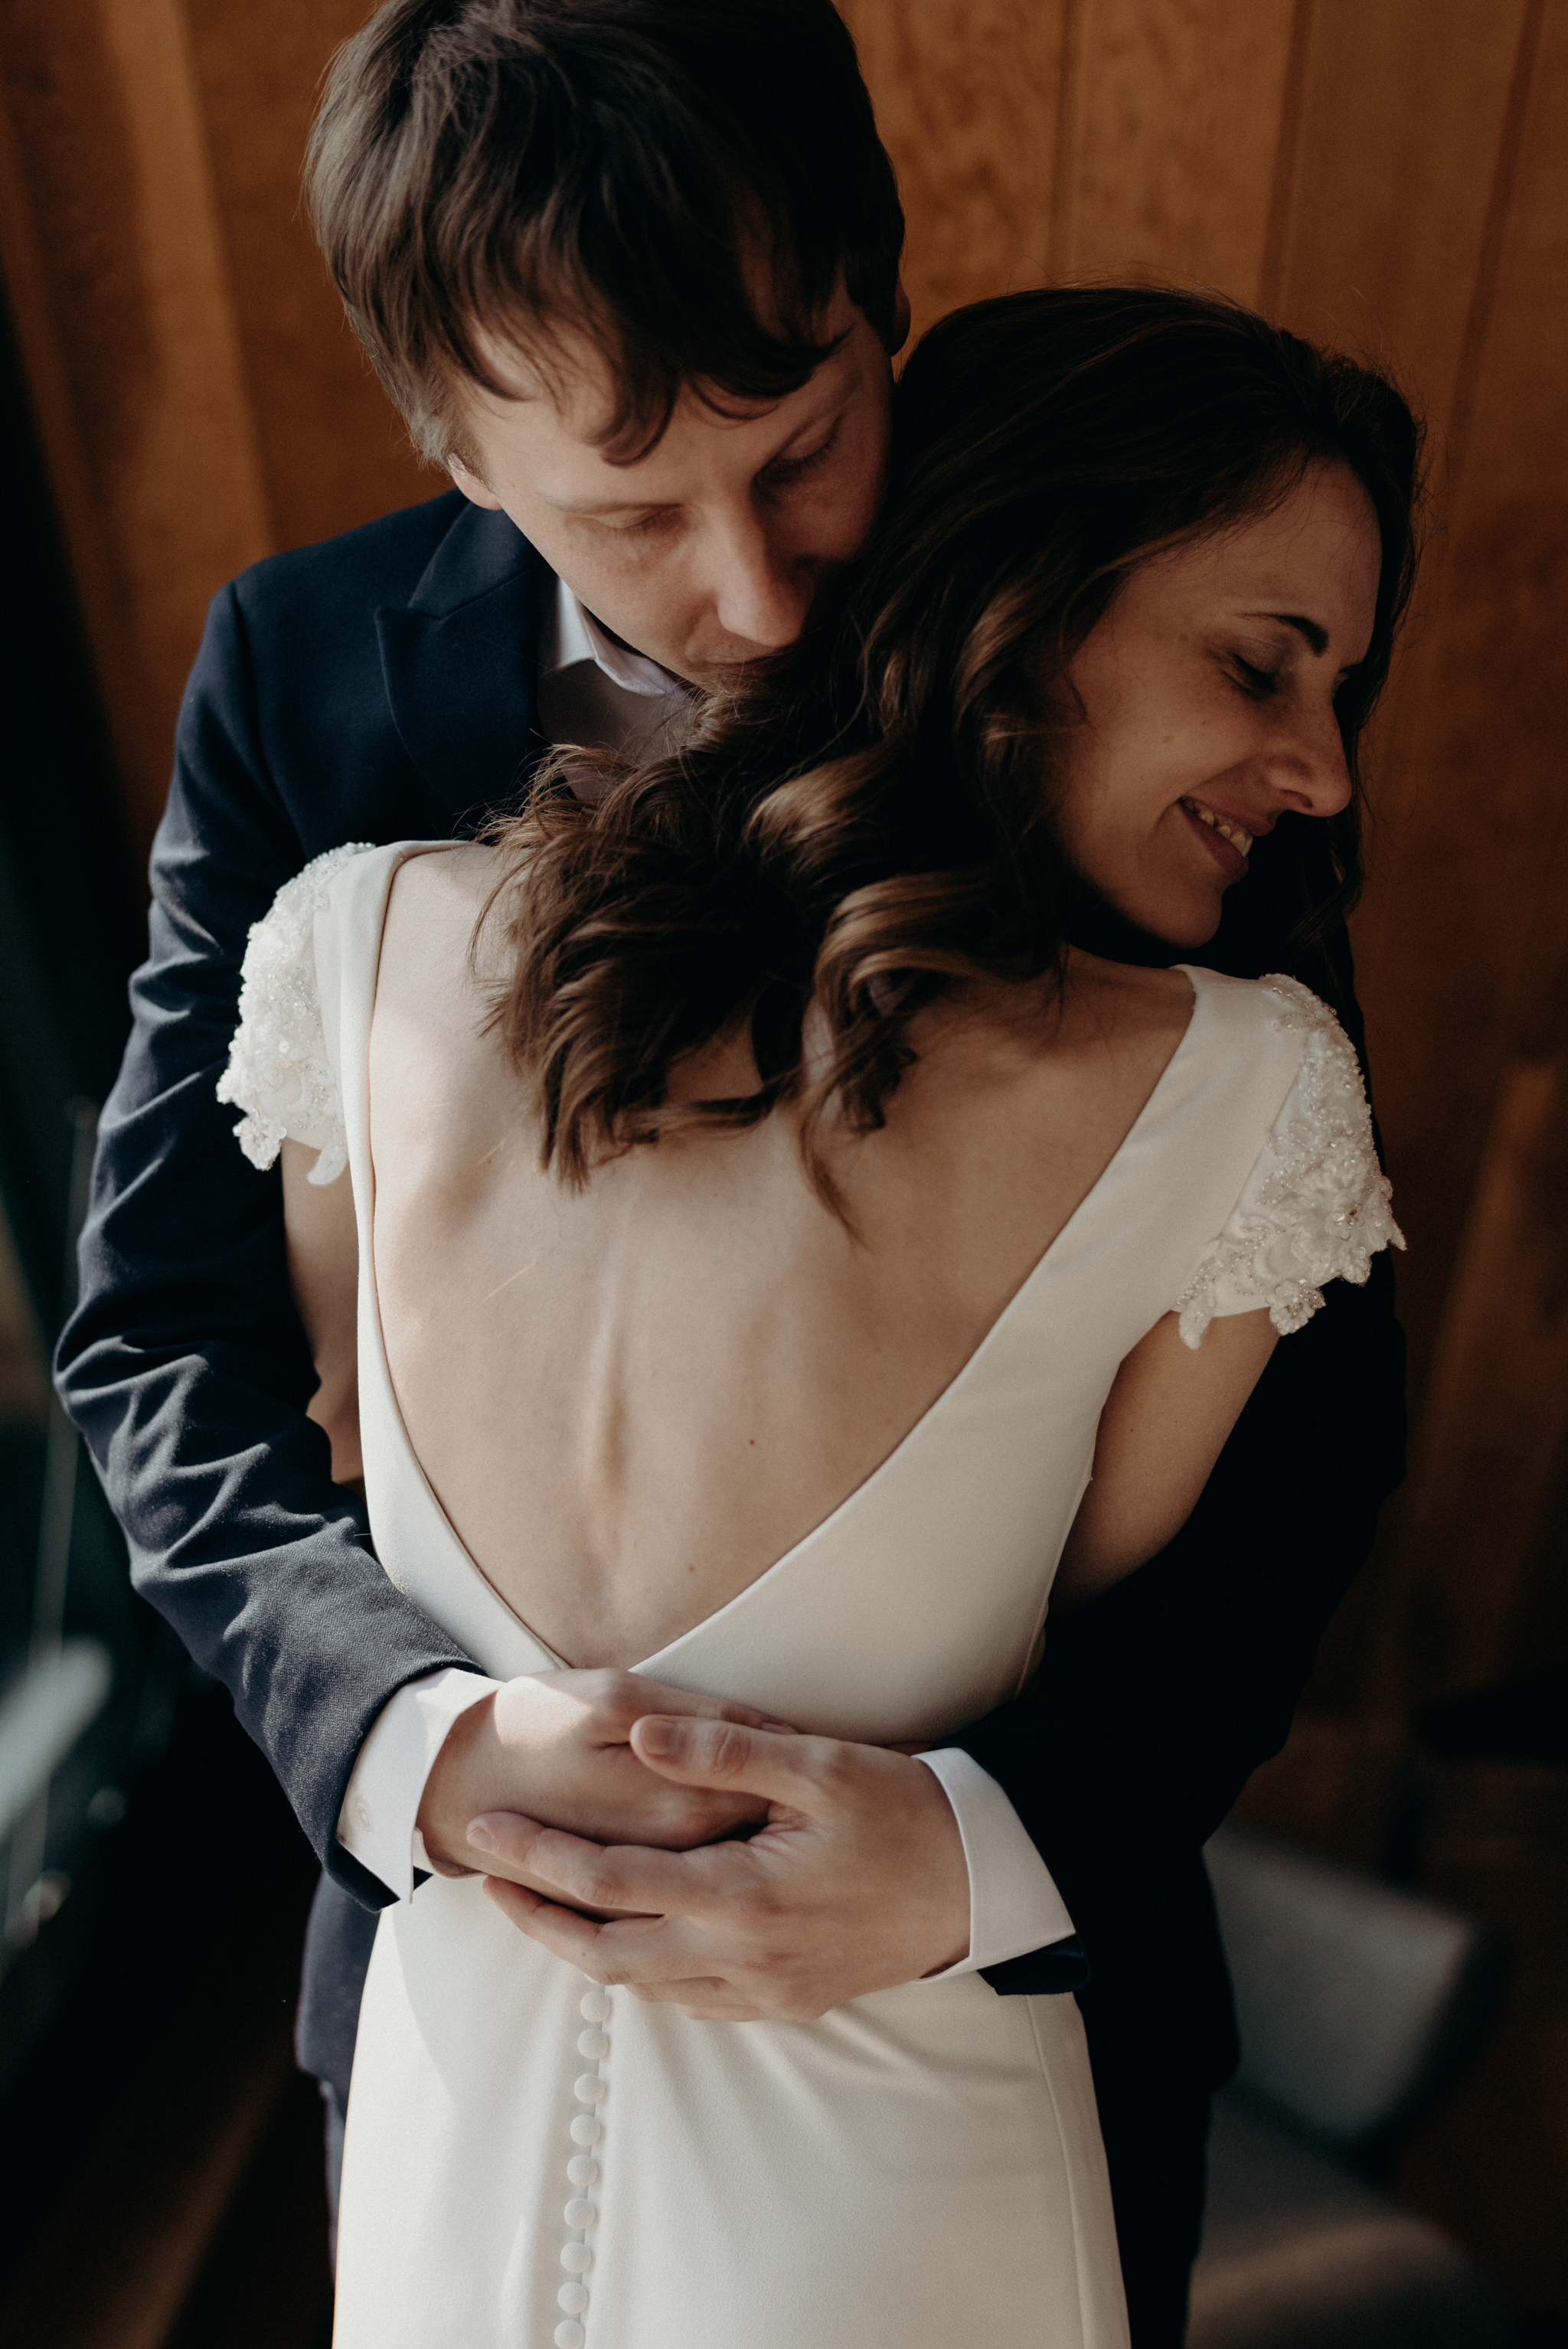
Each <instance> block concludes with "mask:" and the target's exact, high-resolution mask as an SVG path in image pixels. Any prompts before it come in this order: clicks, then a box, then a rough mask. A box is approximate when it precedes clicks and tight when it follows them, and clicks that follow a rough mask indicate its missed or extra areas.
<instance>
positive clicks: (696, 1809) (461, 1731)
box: [418, 1671, 784, 1897]
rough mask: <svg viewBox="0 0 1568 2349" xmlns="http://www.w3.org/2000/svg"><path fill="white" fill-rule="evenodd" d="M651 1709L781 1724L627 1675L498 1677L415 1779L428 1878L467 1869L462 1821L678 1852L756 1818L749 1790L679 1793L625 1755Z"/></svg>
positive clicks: (761, 1804) (687, 1789)
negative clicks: (500, 1819) (525, 1820)
mask: <svg viewBox="0 0 1568 2349" xmlns="http://www.w3.org/2000/svg"><path fill="white" fill-rule="evenodd" d="M654 1711H657V1712H658V1713H661V1714H676V1715H679V1716H682V1717H686V1718H694V1719H697V1720H704V1721H729V1722H738V1723H743V1724H745V1725H746V1726H748V1727H749V1728H764V1727H766V1728H770V1729H773V1730H775V1731H777V1730H779V1729H781V1728H783V1727H784V1724H783V1723H779V1722H769V1721H768V1720H767V1718H766V1716H765V1715H764V1714H762V1713H758V1712H755V1711H754V1710H753V1709H752V1708H751V1707H750V1706H749V1705H744V1704H727V1703H724V1702H720V1701H719V1700H718V1699H717V1698H715V1697H702V1696H689V1695H687V1694H686V1692H685V1691H684V1690H681V1689H673V1688H665V1687H664V1686H663V1685H662V1684H661V1683H659V1682H655V1681H647V1680H643V1679H639V1678H638V1677H637V1675H636V1674H635V1673H633V1672H623V1671H555V1672H539V1673H531V1674H529V1675H528V1676H526V1677H525V1678H523V1679H521V1680H515V1681H509V1682H507V1683H506V1685H505V1686H504V1687H503V1688H501V1689H500V1690H498V1691H497V1692H496V1693H495V1695H494V1696H493V1697H486V1698H482V1699H481V1700H480V1702H479V1703H477V1704H473V1705H470V1706H469V1709H468V1711H467V1712H466V1713H460V1714H459V1716H458V1719H457V1720H456V1721H455V1722H454V1723H453V1724H452V1727H451V1729H450V1730H449V1732H448V1733H447V1737H446V1741H445V1743H444V1744H443V1745H442V1747H441V1750H440V1752H439V1754H438V1755H437V1757H436V1761H435V1764H434V1766H433V1767H432V1769H431V1771H430V1775H429V1777H428V1779H427V1780H426V1783H425V1794H424V1799H423V1801H422V1802H421V1803H420V1806H419V1819H418V1825H419V1831H420V1833H421V1834H422V1836H423V1837H424V1839H425V1848H426V1850H427V1851H428V1854H429V1856H430V1860H431V1863H432V1865H433V1866H434V1867H435V1868H436V1869H437V1871H438V1874H440V1875H442V1876H463V1875H468V1874H469V1873H471V1872H472V1870H473V1868H474V1863H475V1859H476V1857H477V1855H476V1854H475V1853H474V1852H473V1851H472V1850H470V1848H469V1845H468V1842H467V1829H468V1824H469V1820H470V1819H471V1818H474V1817H476V1816H478V1815H479V1814H480V1812H483V1811H502V1810H504V1811H523V1812H526V1813H527V1815H528V1816H529V1817H531V1818H533V1819H539V1820H542V1822H544V1823H545V1824H546V1825H548V1826H552V1827H559V1828H562V1829H564V1830H565V1831H566V1832H567V1833H568V1834H571V1835H577V1836H586V1837H593V1839H594V1840H595V1841H597V1842H604V1843H627V1844H639V1845H644V1846H653V1847H656V1848H659V1849H662V1850H679V1851H686V1850H690V1849H691V1848H693V1847H695V1846H696V1845H698V1844H707V1843H713V1842H715V1841H716V1840H717V1838H718V1837H722V1836H727V1835H732V1834H733V1833H734V1832H735V1830H736V1829H737V1828H738V1827H743V1826H755V1825H756V1824H757V1823H758V1821H760V1820H761V1819H762V1818H764V1817H765V1816H766V1815H767V1810H768V1804H767V1800H766V1797H765V1796H763V1795H760V1794H752V1793H747V1794H741V1793H738V1792H729V1791H727V1790H721V1789H714V1788H709V1787H700V1786H683V1785H678V1784H677V1783H676V1781H675V1780H674V1779H672V1778H668V1777H665V1776H663V1775H659V1774H658V1773H656V1772H655V1771H653V1770H650V1769H647V1768H645V1765H644V1764H642V1763H641V1762H640V1761H639V1760H638V1759H637V1756H636V1754H634V1751H633V1749H632V1744H631V1735H632V1727H633V1724H634V1723H635V1722H637V1721H639V1720H641V1719H642V1718H643V1717H644V1716H645V1714H647V1713H650V1712H654ZM552 1889H553V1888H552ZM556 1897H559V1894H558V1893H557V1895H556Z"/></svg>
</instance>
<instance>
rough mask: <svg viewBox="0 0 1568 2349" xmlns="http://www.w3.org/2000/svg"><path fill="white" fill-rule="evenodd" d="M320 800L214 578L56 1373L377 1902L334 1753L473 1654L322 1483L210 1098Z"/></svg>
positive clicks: (276, 1299) (226, 1122) (342, 1755)
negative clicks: (291, 779) (293, 764)
mask: <svg viewBox="0 0 1568 2349" xmlns="http://www.w3.org/2000/svg"><path fill="white" fill-rule="evenodd" d="M393 747H394V748H396V745H395V744H394V746H393ZM318 796H319V800H320V803H321V806H320V821H321V823H322V824H323V825H324V827H325V832H326V837H325V838H324V839H323V840H322V841H321V842H320V843H312V842H311V841H310V840H308V839H304V840H302V838H301V833H300V824H299V819H298V815H297V812H294V811H291V809H290V808H289V807H288V806H287V805H285V802H284V795H283V794H282V793H281V792H280V791H279V789H278V788H277V787H276V784H275V782H274V781H273V775H272V773H271V771H270V762H269V745H268V742H267V740H266V726H265V724H264V723H263V715H262V713H261V711H260V709H259V708H258V703H257V696H256V692H255V688H254V679H253V673H252V657H251V647H250V644H249V641H248V636H247V625H246V616H245V608H244V605H243V601H242V596H241V594H240V593H239V590H238V589H237V588H236V587H234V586H231V587H229V588H226V589H224V590H223V592H222V594H221V595H219V596H218V597H217V598H216V599H215V601H214V604H213V606H212V611H211V616H210V619H209V623H208V627H207V632H206V636H205V637H204V639H203V643H202V647H201V653H200V655H199V657H198V660H197V664H196V667H195V670H194V672H193V674H192V677H191V686H190V688H189V691H188V693H187V697H186V701H185V705H184V709H183V711H182V714H181V723H180V729H179V734H178V740H177V755H176V767H175V773H174V780H173V783H172V786H171V790H170V801H169V806H168V812H167V813H166V815H165V817H164V820H163V823H162V824H161V825H160V830H159V833H158V837H157V842H156V844H155V847H154V852H153V860H152V874H151V879H152V906H151V914H150V954H149V958H148V960H147V962H146V963H145V964H144V966H143V967H142V968H141V969H140V970H139V972H138V974H137V976H136V978H135V979H134V981H133V983H132V1008H133V1012H134V1028H133V1032H132V1036H131V1040H130V1043H129V1047H128V1050H127V1053H126V1058H125V1061H124V1064H123V1067H122V1069H121V1071H120V1075H119V1080H118V1081H117V1083H116V1085H115V1087H114V1090H113V1092H111V1094H110V1097H109V1100H108V1103H107V1104H106V1107H105V1110H104V1114H103V1120H102V1125H101V1129H100V1136H99V1144H98V1164H97V1167H96V1170H95V1175H94V1189H93V1197H92V1203H91V1206H90V1210H89V1215H88V1224H87V1227H86V1230H85V1232H84V1235H83V1239H82V1247H81V1301H80V1303H79V1305H78V1308H77V1312H76V1314H75V1316H74V1318H73V1319H72V1321H71V1322H70V1324H69V1326H68V1327H67V1331H66V1333H65V1336H64V1338H63V1339H62V1340H61V1347H60V1354H59V1361H58V1365H57V1370H58V1377H59V1382H60V1389H61V1392H62V1395H63V1397H64V1399H65V1401H66V1403H67V1409H68V1410H69V1411H70V1413H71V1415H72V1417H73V1418H74V1419H75V1420H76V1422H77V1425H78V1426H79V1427H80V1428H81V1430H82V1432H83V1434H84V1435H85V1437H86V1439H87V1442H88V1446H89V1449H90V1451H91V1453H92V1456H93V1458H94V1461H95V1462H96V1464H97V1466H98V1473H99V1475H100V1476H101V1478H102V1480H103V1483H104V1485H105V1487H106V1490H107V1493H108V1498H109V1501H110V1504H111V1506H113V1508H114V1511H115V1514H116V1516H118V1517H119V1521H120V1524H121V1526H123V1527H124V1529H125V1533H126V1536H127V1539H128V1541H129V1548H130V1557H131V1570H132V1576H133V1578H134V1580H135V1582H136V1584H137V1587H138V1588H139V1589H140V1590H141V1591H142V1592H143V1593H144V1594H145V1596H146V1597H147V1598H148V1599H150V1601H151V1602H152V1604H153V1605H154V1606H155V1607H156V1608H157V1609H158V1610H159V1611H160V1614H162V1615H164V1616H165V1617H166V1618H167V1619H168V1620H169V1621H170V1623H171V1624H172V1625H173V1626H174V1628H175V1630H177V1631H178V1632H179V1634H180V1636H181V1640H183V1641H184V1643H185V1645H186V1647H187V1648H188V1649H189V1651H190V1652H191V1655H192V1656H193V1657H194V1658H195V1659H196V1661H197V1662H198V1663H200V1664H201V1665H202V1666H203V1667H204V1668H205V1669H206V1670H207V1671H210V1672H212V1673H213V1674H215V1675H216V1676H217V1678H219V1679H220V1680H222V1682H224V1684H225V1685H226V1686H227V1688H228V1689H229V1691H230V1692H231V1694H232V1698H233V1701H234V1707H235V1710H236V1712H237V1713H238V1715H239V1717H240V1720H241V1721H242V1723H243V1724H244V1726H245V1728H246V1729H247V1730H248V1731H249V1733H250V1734H251V1735H252V1736H253V1738H254V1739H255V1740H256V1742H257V1744H259V1745H260V1746H261V1747H262V1749H263V1752H264V1753H265V1754H266V1755H267V1757H268V1759H269V1761H270V1762H271V1764H272V1765H273V1769H274V1770H275V1772H276V1774H277V1775H278V1777H279V1779H280V1781H281V1782H282V1784H283V1785H284V1790H285V1792H286V1793H287V1795H288V1796H289V1799H290V1801H291V1802H292V1803H293V1805H294V1810H295V1812H296V1814H297V1815H298V1816H299V1819H300V1822H301V1824H302V1826H304V1830H305V1833H306V1834H307V1836H308V1837H309V1838H310V1840H311V1842H312V1843H313V1844H314V1846H315V1849H316V1851H317V1853H318V1854H319V1856H320V1857H321V1858H322V1860H323V1863H324V1864H325V1867H326V1868H327V1869H328V1870H329V1872H330V1873H331V1874H333V1875H334V1876H335V1877H336V1878H338V1880H339V1881H340V1882H342V1883H343V1884H344V1885H345V1886H346V1888H347V1889H349V1890H350V1891H352V1892H354V1893H355V1894H356V1897H358V1898H359V1899H363V1900H365V1901H366V1903H367V1904H368V1905H372V1906H375V1905H379V1904H381V1903H384V1902H385V1901H386V1900H387V1898H388V1897H389V1896H388V1894H387V1889H386V1888H385V1886H383V1885H381V1884H379V1883H378V1882H377V1879H376V1878H373V1877H372V1876H370V1875H369V1874H368V1873H367V1871H366V1870H365V1869H363V1868H360V1867H359V1866H358V1865H357V1863H356V1861H354V1860H353V1859H352V1858H350V1857H349V1856H348V1855H347V1854H346V1853H345V1852H344V1851H342V1850H341V1848H340V1847H339V1846H338V1845H337V1843H336V1841H335V1827H336V1823H337V1817H338V1813H339V1809H340V1807H341V1805H342V1801H343V1795H344V1790H345V1787H346V1784H347V1780H348V1777H349V1775H350V1772H351V1771H352V1769H353V1765H354V1761H355V1757H356V1754H357V1752H358V1750H359V1747H360V1745H361V1744H362V1743H363V1741H364V1738H365V1736H366V1733H367V1732H368V1730H369V1728H370V1726H371V1724H372V1723H373V1722H374V1721H375V1719H376V1716H377V1713H379V1712H380V1710H381V1708H382V1706H383V1705H384V1704H385V1703H386V1702H387V1698H388V1697H389V1696H390V1695H392V1694H393V1693H394V1692H395V1691H396V1690H397V1688H399V1687H400V1686H402V1685H403V1684H404V1683H405V1682H408V1681H410V1680H414V1679H417V1678H418V1677H419V1676H420V1675H422V1674H424V1673H426V1672H428V1671H434V1670H437V1669H438V1668H439V1667H441V1666H443V1665H447V1664H464V1663H467V1662H468V1661H469V1660H468V1659H467V1658H466V1657H465V1656H464V1655H463V1654H462V1652H461V1651H460V1650H459V1649H456V1648H455V1647H454V1646H453V1644H452V1642H451V1640H449V1638H448V1637H447V1635H446V1634H445V1633H444V1632H442V1631H440V1630H438V1627H437V1626H436V1625H435V1624H434V1623H432V1622H431V1621H430V1620H429V1619H428V1618H427V1617H426V1616H425V1615H424V1614H423V1613H422V1612H421V1611H420V1610H419V1609H418V1608H417V1607H415V1606H414V1605H413V1604H412V1603H411V1602H410V1601H409V1600H407V1599H405V1598H404V1597H403V1596H402V1595H401V1594H400V1593H399V1592H398V1591H397V1589H396V1588H394V1587H393V1585H392V1584H391V1583H390V1582H389V1581H388V1580H387V1577H386V1575H385V1574H384V1573H383V1572H382V1570H381V1568H380V1566H379V1565H378V1564H377V1560H376V1557H375V1556H374V1554H373V1553H372V1550H371V1547H370V1543H369V1536H368V1530H367V1525H366V1516H365V1511H364V1508H363V1506H362V1505H361V1503H360V1502H359V1501H358V1500H357V1498H356V1496H355V1495H352V1494H351V1493H349V1492H346V1490H344V1489H343V1488H342V1487H340V1486H337V1485H334V1484H333V1483H332V1481H331V1476H330V1473H329V1470H330V1454H329V1449H328V1445H327V1443H326V1439H325V1436H324V1435H323V1433H321V1431H320V1430H319V1429H318V1428H317V1427H315V1424H314V1423H312V1422H311V1421H309V1420H307V1418H306V1417H305V1406H306V1404H307V1402H308V1401H309V1399H310V1396H311V1394H312V1392H313V1391H314V1387H315V1373H314V1371H313V1369H312V1365H311V1360H310V1354H309V1350H308V1348H307V1346H306V1343H305V1340H304V1332H303V1330H302V1329H301V1327H300V1324H299V1321H298V1319H297V1317H296V1315H295V1312H294V1305H293V1301H292V1299H291V1296H290V1292H289V1287H288V1281H287V1277H286V1272H285V1266H284V1234H283V1204H282V1187H281V1183H280V1180H279V1177H278V1174H277V1172H276V1170H275V1169H274V1170H273V1172H272V1173H270V1174H258V1173H257V1172H256V1171H255V1170H254V1169H253V1167H251V1166H250V1165H249V1164H247V1163H246V1161H245V1159H244V1158H243V1157H242V1154H241V1152H240V1150H239V1148H238V1145H237V1144H236V1143H235V1141H234V1139H233V1133H232V1127H233V1124H234V1122H235V1120H234V1112H233V1111H232V1110H228V1109H222V1108H220V1106H219V1103H218V1101H217V1098H216V1094H215V1091H214V1088H215V1086H216V1084H217V1081H218V1077H219V1075H220V1073H221V1071H222V1068H223V1065H224V1061H225V1060H226V1057H227V1054H228V1050H229V1044H230V1040H231V1039H232V1034H233V1030H234V1026H235V1020H236V1016H237V1001H238V994H239V969H240V962H241V959H242V955H243V952H244V947H245V940H246V935H247V932H248V930H249V927H250V925H251V924H252V923H253V921H256V920H258V919H259V918H260V917H261V916H262V915H263V913H264V912H265V911H266V909H267V906H268V905H269V904H270V903H271V901H272V898H273V895H274V894H275V892H276V890H277V889H278V888H279V887H280V886H281V885H282V884H283V883H284V881H285V880H287V879H288V878H289V877H290V875H291V874H294V873H295V872H297V871H298V870H299V868H300V866H301V865H302V864H304V861H305V859H306V856H307V855H308V854H314V853H315V847H316V846H317V845H321V846H325V845H331V844H333V840H332V837H331V835H332V832H333V830H334V829H335V826H336V825H338V824H339V823H341V822H342V821H343V814H342V811H341V809H339V808H335V806H334V804H333V789H332V784H331V781H330V779H329V778H328V776H326V775H325V773H324V774H323V776H322V778H321V785H320V791H319V794H318ZM389 796H390V797H392V798H394V799H395V798H396V794H389ZM393 812H394V813H397V812H405V813H406V812H407V811H406V810H403V809H397V808H396V807H395V808H394V811H393ZM440 829H441V830H442V831H445V830H446V829H447V827H446V825H445V824H444V823H443V824H442V825H441V826H440ZM351 832H352V825H350V827H349V830H348V831H342V832H340V833H339V836H340V837H347V836H350V833H351ZM386 836H391V837H395V836H397V835H396V834H390V835H386Z"/></svg>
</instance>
